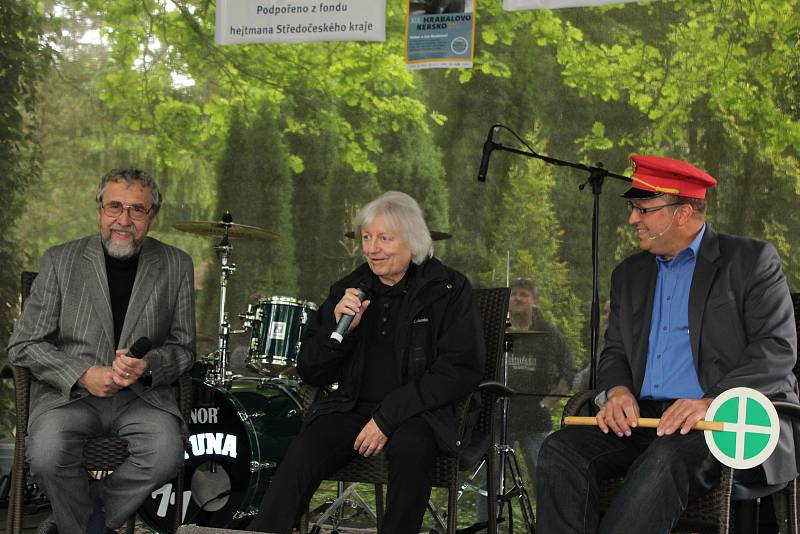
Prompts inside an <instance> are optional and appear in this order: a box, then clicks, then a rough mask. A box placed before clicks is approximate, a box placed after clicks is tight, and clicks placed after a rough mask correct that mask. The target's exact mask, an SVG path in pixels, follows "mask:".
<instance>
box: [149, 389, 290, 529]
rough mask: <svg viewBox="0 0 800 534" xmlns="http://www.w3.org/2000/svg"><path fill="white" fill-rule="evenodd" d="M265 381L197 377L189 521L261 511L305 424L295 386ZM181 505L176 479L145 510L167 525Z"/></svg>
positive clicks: (242, 522)
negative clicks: (225, 382) (225, 384)
mask: <svg viewBox="0 0 800 534" xmlns="http://www.w3.org/2000/svg"><path fill="white" fill-rule="evenodd" d="M264 383H265V381H264V380H263V379H252V380H247V379H243V380H240V381H234V382H233V384H232V385H231V388H230V391H229V390H226V389H222V388H218V387H215V386H211V385H208V384H205V383H203V382H201V381H199V380H194V381H193V393H192V401H193V402H192V409H191V417H190V420H189V421H187V423H188V426H189V439H188V440H187V446H186V451H185V453H184V464H183V477H184V479H183V480H184V492H183V506H184V510H183V523H195V524H198V525H202V526H209V527H219V528H238V527H244V526H246V525H247V524H248V523H249V521H250V519H251V518H252V517H253V514H254V513H255V511H256V509H257V507H258V504H259V502H260V499H261V497H262V495H263V492H264V490H265V489H266V487H267V485H268V483H269V479H270V478H271V476H272V474H273V473H274V472H275V468H276V466H277V463H278V462H279V461H280V460H281V459H282V458H283V456H284V454H285V453H286V450H287V449H288V446H289V443H290V442H291V440H292V438H293V437H294V436H296V435H297V434H299V432H300V425H301V414H300V410H299V408H298V406H297V403H296V401H295V399H294V398H293V394H292V392H291V388H289V387H286V386H281V387H283V388H284V389H283V390H281V389H280V388H276V387H272V386H270V385H265V384H264ZM174 508H175V496H174V490H173V488H172V482H171V481H170V482H168V483H167V484H165V485H164V486H162V487H161V488H159V489H157V490H156V491H154V492H153V493H152V494H151V496H150V498H149V499H147V500H146V501H145V503H144V504H143V505H142V508H141V509H140V511H139V514H140V515H141V516H142V518H143V519H144V520H145V522H146V523H147V524H148V525H149V526H151V527H154V528H156V529H157V530H158V531H159V532H167V531H171V527H172V521H173V518H174V513H175V510H174Z"/></svg>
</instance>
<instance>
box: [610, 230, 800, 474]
mask: <svg viewBox="0 0 800 534" xmlns="http://www.w3.org/2000/svg"><path fill="white" fill-rule="evenodd" d="M657 274H658V267H657V265H656V260H655V257H654V256H653V255H652V254H650V253H649V252H639V253H638V254H634V255H633V256H630V257H628V258H627V259H625V260H624V261H623V262H622V263H621V264H620V265H618V266H617V268H616V269H615V270H614V273H613V275H612V278H611V315H610V317H609V323H608V329H607V330H606V336H605V347H604V349H603V352H602V354H601V356H600V361H599V363H598V374H597V376H598V384H597V385H598V387H599V388H602V389H606V390H607V389H609V388H612V387H614V386H620V385H624V386H627V387H628V388H629V389H630V390H631V391H632V392H633V393H634V395H636V396H637V397H638V396H639V394H640V392H641V387H642V382H643V380H644V372H645V367H646V365H647V349H648V339H649V335H650V320H651V317H652V314H653V295H654V293H655V286H656V276H657ZM689 337H690V340H691V345H692V356H693V358H694V364H695V369H696V370H697V376H698V378H699V380H700V386H701V387H702V388H703V391H704V394H705V395H706V396H708V397H713V396H716V395H718V394H720V393H721V392H722V391H725V390H727V389H730V388H732V387H738V386H744V387H750V388H753V389H756V390H758V391H760V392H761V393H763V394H764V395H766V396H767V397H769V398H771V399H780V400H789V401H793V402H798V385H797V380H796V378H795V375H794V374H793V372H792V368H793V367H794V364H795V362H796V360H797V331H796V327H795V322H794V308H793V306H792V300H791V295H790V293H789V287H788V285H787V283H786V278H785V277H784V275H783V271H782V270H781V262H780V258H779V257H778V253H777V251H776V250H775V248H774V247H773V246H772V245H771V244H769V243H766V242H764V241H757V240H754V239H747V238H743V237H736V236H730V235H725V234H717V233H716V232H714V231H713V230H712V229H711V228H709V227H706V233H705V235H704V236H703V240H702V242H701V243H700V250H699V254H698V257H697V264H696V266H695V271H694V276H693V278H692V285H691V289H690V292H689ZM798 428H800V427H798V425H793V424H792V423H791V422H790V421H788V420H782V421H781V440H780V442H779V444H778V447H777V449H776V450H775V452H774V453H773V454H772V456H770V458H769V459H768V460H767V462H766V463H765V464H764V466H763V467H764V473H765V474H766V477H767V481H768V482H769V483H778V482H785V481H788V480H791V479H793V478H794V477H795V476H797V466H798V463H799V462H798V460H799V459H798V458H796V457H795V452H796V451H795V447H794V442H795V440H797V439H800V431H798Z"/></svg>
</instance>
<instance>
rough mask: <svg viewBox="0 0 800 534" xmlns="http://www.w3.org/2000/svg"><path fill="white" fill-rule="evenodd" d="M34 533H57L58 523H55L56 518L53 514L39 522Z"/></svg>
mask: <svg viewBox="0 0 800 534" xmlns="http://www.w3.org/2000/svg"><path fill="white" fill-rule="evenodd" d="M36 534H58V525H56V519H55V517H53V514H50V516H49V517H48V518H47V519H45V520H44V521H42V522H41V523H39V529H38V530H37V531H36Z"/></svg>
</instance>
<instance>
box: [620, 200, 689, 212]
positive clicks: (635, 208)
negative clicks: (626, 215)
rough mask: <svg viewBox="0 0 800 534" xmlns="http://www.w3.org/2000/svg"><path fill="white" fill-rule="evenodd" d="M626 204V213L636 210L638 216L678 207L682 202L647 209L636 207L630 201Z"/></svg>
mask: <svg viewBox="0 0 800 534" xmlns="http://www.w3.org/2000/svg"><path fill="white" fill-rule="evenodd" d="M627 204H628V211H629V212H630V211H633V210H636V211H638V212H639V214H640V215H644V214H645V213H653V212H654V211H658V210H662V209H664V208H668V207H670V206H680V205H681V204H683V202H672V203H671V204H661V205H660V206H650V207H649V208H642V207H640V206H637V205H636V204H634V203H633V202H631V201H630V200H629V201H628V202H627Z"/></svg>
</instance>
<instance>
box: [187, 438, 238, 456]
mask: <svg viewBox="0 0 800 534" xmlns="http://www.w3.org/2000/svg"><path fill="white" fill-rule="evenodd" d="M189 444H190V445H191V447H189V450H187V451H186V452H184V455H183V459H184V460H188V459H189V458H190V456H189V453H190V452H191V455H192V456H203V455H206V454H215V455H217V456H230V457H231V458H236V455H237V452H236V436H235V435H233V434H223V433H222V432H202V433H199V434H192V435H191V436H189Z"/></svg>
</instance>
